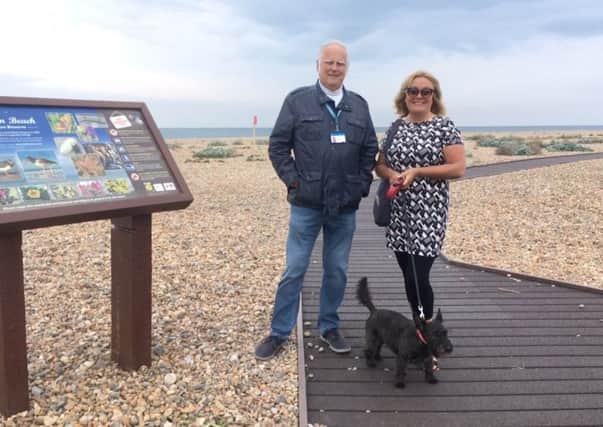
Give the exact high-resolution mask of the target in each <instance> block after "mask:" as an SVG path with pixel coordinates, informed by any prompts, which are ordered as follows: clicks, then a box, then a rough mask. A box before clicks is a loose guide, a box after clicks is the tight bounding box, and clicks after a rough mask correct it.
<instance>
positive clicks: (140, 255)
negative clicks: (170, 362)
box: [111, 214, 152, 371]
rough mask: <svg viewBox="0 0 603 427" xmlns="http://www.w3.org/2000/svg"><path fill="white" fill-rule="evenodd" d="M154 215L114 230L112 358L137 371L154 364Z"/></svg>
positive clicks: (122, 222)
mask: <svg viewBox="0 0 603 427" xmlns="http://www.w3.org/2000/svg"><path fill="white" fill-rule="evenodd" d="M151 257H152V244H151V215H150V214H148V215H139V216H133V217H123V218H114V219H113V220H112V228H111V321H112V326H111V358H112V360H113V361H115V362H117V363H118V365H119V367H120V368H122V369H125V370H127V371H133V370H136V369H138V368H140V367H141V366H142V365H146V366H150V365H151V270H152V262H151Z"/></svg>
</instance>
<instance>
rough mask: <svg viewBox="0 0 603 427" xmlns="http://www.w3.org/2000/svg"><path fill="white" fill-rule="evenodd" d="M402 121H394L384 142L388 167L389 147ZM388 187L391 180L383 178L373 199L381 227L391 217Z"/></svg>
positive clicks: (376, 221)
mask: <svg viewBox="0 0 603 427" xmlns="http://www.w3.org/2000/svg"><path fill="white" fill-rule="evenodd" d="M401 121H402V119H398V120H396V121H395V122H393V123H392V125H391V126H390V127H389V129H388V130H387V138H386V139H385V142H384V143H383V150H382V153H383V158H384V159H385V164H386V165H387V166H388V167H391V165H390V164H389V163H387V156H386V154H387V151H388V150H389V147H390V146H391V145H392V141H393V140H394V135H395V134H396V130H397V129H398V126H399V125H400V122H401ZM388 188H389V181H386V180H384V179H382V180H381V182H380V183H379V186H378V187H377V193H376V194H375V200H373V218H374V220H375V224H377V225H378V226H379V227H387V226H388V225H389V221H390V218H391V209H392V202H391V200H389V199H388V198H387V189H388Z"/></svg>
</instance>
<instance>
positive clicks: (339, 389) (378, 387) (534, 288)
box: [301, 155, 603, 427]
mask: <svg viewBox="0 0 603 427" xmlns="http://www.w3.org/2000/svg"><path fill="white" fill-rule="evenodd" d="M589 156H590V155H589ZM572 157H573V156H572ZM587 158H594V157H587ZM574 160H575V159H574ZM563 161H568V160H567V159H563ZM547 162H552V161H551V160H548V161H547ZM547 162H541V161H539V162H536V163H521V164H514V165H511V164H510V165H503V166H497V167H496V168H495V169H488V168H480V169H479V170H473V171H472V172H470V177H472V176H486V175H487V174H493V173H501V171H510V170H515V169H517V168H518V167H532V166H533V165H539V166H535V167H541V166H542V165H543V164H551V163H547ZM514 163H519V162H514ZM471 170H472V169H470V171H471ZM493 171H494V172H493ZM370 200H371V199H370V198H369V200H367V201H365V202H363V204H362V205H361V209H360V211H359V213H358V224H357V227H358V230H357V233H356V235H355V238H354V244H353V248H352V253H351V257H350V266H349V274H348V288H347V290H346V296H345V298H344V302H343V305H342V307H341V310H340V317H341V330H342V333H343V334H344V336H346V338H347V339H348V341H349V343H350V344H351V345H352V352H351V354H348V355H335V354H333V353H331V352H329V350H328V349H325V348H324V343H322V342H321V341H320V340H318V337H317V333H318V332H317V330H316V325H315V323H316V318H317V314H318V304H319V300H318V294H319V288H320V286H321V279H322V278H321V274H322V273H321V272H322V268H321V263H322V259H321V257H322V254H321V245H322V242H321V241H319V242H317V244H316V247H315V248H314V252H313V254H312V260H311V264H310V267H309V270H308V272H307V274H306V277H305V282H304V289H303V324H304V325H305V326H304V327H303V328H304V330H305V332H306V336H305V337H304V339H303V340H304V341H303V343H302V344H303V346H304V357H305V360H304V366H305V370H304V372H302V373H301V375H303V376H304V377H305V379H306V381H305V382H304V384H305V387H306V392H307V395H306V397H307V401H306V403H307V411H308V412H307V420H308V423H322V424H326V425H327V426H329V427H334V426H349V427H353V426H401V427H403V426H430V427H431V426H434V425H443V426H451V427H454V426H463V427H465V426H480V427H481V426H524V425H539V426H587V425H589V426H595V425H598V426H603V293H600V292H599V293H597V292H591V291H589V290H581V289H576V288H571V287H564V286H562V285H561V284H555V283H551V282H549V281H547V280H544V279H543V280H542V281H541V280H540V279H537V278H523V277H522V278H518V277H514V276H513V275H510V276H509V275H506V274H499V273H495V272H489V271H480V269H474V268H465V267H464V266H458V265H452V264H448V263H447V262H445V261H444V260H442V259H438V260H437V261H436V263H435V264H434V268H433V272H432V284H433V287H434V291H435V297H436V304H435V305H436V309H437V308H441V309H442V312H443V314H444V319H445V324H446V326H447V327H448V329H449V335H450V338H451V340H452V342H453V344H454V346H455V349H454V352H453V353H452V354H451V355H449V356H448V357H444V358H442V359H441V361H440V366H441V371H440V372H439V373H438V374H437V376H438V379H439V380H440V383H439V384H436V385H430V384H426V383H425V382H424V381H423V374H422V372H421V371H420V370H418V369H417V368H415V367H409V370H408V376H407V380H408V381H407V386H406V388H405V389H402V390H400V389H397V388H395V387H394V385H393V370H394V366H395V360H394V358H393V356H392V354H391V352H389V351H388V350H384V352H383V356H384V358H383V360H382V361H380V362H379V364H378V367H377V368H373V369H371V368H367V367H366V365H365V363H364V360H363V357H362V348H363V343H364V321H365V320H366V318H367V317H368V311H367V310H366V308H365V307H362V306H360V305H359V304H358V303H357V302H356V300H355V296H354V291H355V286H356V283H357V282H358V280H359V279H360V277H362V276H365V275H366V276H367V277H368V278H369V287H370V290H371V293H372V295H373V300H374V302H375V305H376V306H377V307H382V308H389V309H394V310H398V311H400V312H402V313H404V314H405V315H408V313H409V311H410V310H409V308H408V306H407V302H406V298H405V296H404V288H403V282H402V279H401V273H400V271H399V270H398V267H397V265H396V262H395V260H394V258H393V257H392V254H391V253H390V252H389V251H388V250H387V249H386V248H385V239H384V236H383V231H384V230H383V229H379V228H378V227H376V226H374V225H373V223H372V215H371V212H370V210H371V206H370ZM308 335H309V336H308ZM321 347H322V351H319V350H318V349H319V348H321Z"/></svg>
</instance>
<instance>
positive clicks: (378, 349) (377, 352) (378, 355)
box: [375, 338, 383, 360]
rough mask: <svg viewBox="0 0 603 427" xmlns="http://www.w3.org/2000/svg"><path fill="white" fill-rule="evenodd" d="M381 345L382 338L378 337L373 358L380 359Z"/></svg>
mask: <svg viewBox="0 0 603 427" xmlns="http://www.w3.org/2000/svg"><path fill="white" fill-rule="evenodd" d="M381 347H383V340H382V339H381V338H379V345H378V346H377V349H376V350H375V360H381Z"/></svg>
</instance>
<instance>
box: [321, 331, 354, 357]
mask: <svg viewBox="0 0 603 427" xmlns="http://www.w3.org/2000/svg"><path fill="white" fill-rule="evenodd" d="M320 339H321V340H323V341H324V342H326V343H327V344H329V348H330V349H331V351H334V352H335V353H349V352H350V351H352V347H350V346H349V345H348V343H346V342H345V339H344V338H343V337H342V336H341V334H340V333H339V331H338V330H337V329H329V330H328V331H326V332H325V333H324V335H321V336H320Z"/></svg>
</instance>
